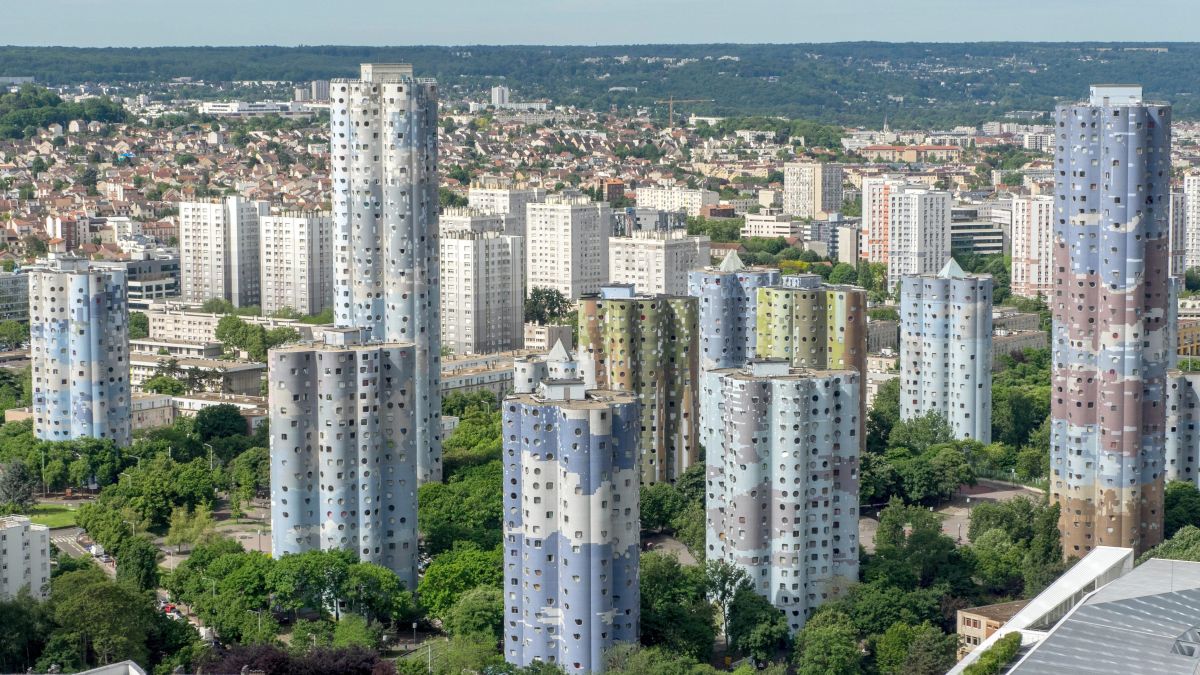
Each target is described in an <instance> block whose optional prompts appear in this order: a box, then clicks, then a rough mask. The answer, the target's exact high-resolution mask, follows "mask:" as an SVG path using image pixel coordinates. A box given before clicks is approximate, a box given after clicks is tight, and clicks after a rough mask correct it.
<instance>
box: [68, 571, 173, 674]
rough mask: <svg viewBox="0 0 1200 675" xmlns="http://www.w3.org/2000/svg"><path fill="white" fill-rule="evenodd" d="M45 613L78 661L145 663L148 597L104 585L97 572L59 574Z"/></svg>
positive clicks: (111, 584)
mask: <svg viewBox="0 0 1200 675" xmlns="http://www.w3.org/2000/svg"><path fill="white" fill-rule="evenodd" d="M50 586H51V590H50V611H51V613H52V615H53V617H54V620H55V622H56V623H57V624H58V625H59V626H60V627H61V628H62V629H63V631H64V632H65V633H66V634H68V635H70V636H71V638H70V641H71V642H72V643H74V645H75V646H76V647H77V648H78V649H79V653H80V654H81V655H85V656H84V658H83V659H81V660H82V661H84V662H85V663H96V664H100V665H106V664H109V663H114V662H117V661H121V660H125V659H130V660H133V661H139V662H145V659H146V656H147V653H146V638H147V636H148V634H149V631H150V627H151V624H152V621H153V612H154V609H153V607H152V606H151V604H150V599H149V596H147V595H145V594H143V593H142V592H141V591H138V590H136V589H135V588H134V587H132V586H127V585H125V584H118V583H115V582H112V581H109V579H108V577H107V576H105V574H104V572H102V571H100V568H98V567H93V568H91V569H87V570H80V571H78V572H71V573H69V574H64V575H62V576H60V577H58V578H56V579H54V580H53V581H52V582H51V583H50Z"/></svg>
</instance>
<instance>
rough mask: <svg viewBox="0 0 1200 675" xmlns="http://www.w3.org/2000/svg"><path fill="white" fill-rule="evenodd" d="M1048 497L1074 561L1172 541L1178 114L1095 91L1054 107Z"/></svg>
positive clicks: (1115, 90) (1113, 91) (1137, 90)
mask: <svg viewBox="0 0 1200 675" xmlns="http://www.w3.org/2000/svg"><path fill="white" fill-rule="evenodd" d="M1055 122H1056V135H1057V139H1056V147H1057V150H1056V152H1055V169H1056V172H1057V184H1056V193H1057V194H1056V203H1055V207H1054V244H1053V245H1054V268H1055V269H1054V275H1053V276H1054V293H1053V296H1052V297H1051V308H1052V310H1053V313H1054V344H1053V350H1054V354H1053V358H1054V366H1053V376H1052V382H1051V386H1052V389H1051V415H1052V427H1051V441H1050V443H1051V467H1050V469H1051V479H1050V490H1051V495H1052V498H1053V500H1054V502H1055V503H1057V504H1059V505H1060V507H1061V509H1062V512H1061V515H1060V518H1059V530H1060V532H1061V534H1062V547H1063V555H1064V556H1067V557H1071V556H1078V557H1082V556H1084V555H1086V554H1087V553H1088V551H1090V550H1092V549H1093V548H1094V547H1096V546H1121V547H1130V548H1133V549H1135V550H1137V551H1139V552H1141V551H1145V550H1146V549H1148V548H1150V547H1151V546H1154V545H1155V544H1157V543H1159V542H1160V541H1161V540H1162V522H1163V475H1164V466H1163V465H1164V452H1165V439H1166V401H1165V399H1166V393H1167V392H1166V390H1165V383H1166V376H1167V369H1168V368H1169V367H1170V364H1171V354H1172V352H1173V351H1174V349H1175V345H1174V344H1173V343H1172V342H1171V338H1172V336H1173V335H1174V332H1173V330H1172V329H1171V327H1170V317H1171V309H1170V305H1171V302H1172V292H1171V288H1172V286H1171V283H1170V281H1169V270H1170V265H1169V262H1170V261H1169V250H1168V247H1169V245H1168V228H1169V209H1170V187H1171V183H1170V181H1171V157H1170V146H1171V108H1170V106H1167V105H1163V104H1156V103H1147V102H1144V101H1143V100H1142V91H1141V87H1136V86H1124V85H1104V86H1093V87H1092V90H1091V97H1090V99H1089V100H1087V101H1083V102H1079V103H1071V104H1065V105H1060V106H1059V107H1058V109H1057V110H1056V112H1055Z"/></svg>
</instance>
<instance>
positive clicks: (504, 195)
mask: <svg viewBox="0 0 1200 675" xmlns="http://www.w3.org/2000/svg"><path fill="white" fill-rule="evenodd" d="M545 200H546V191H545V190H544V189H542V188H515V187H513V186H512V183H511V182H507V181H504V180H502V179H499V178H496V177H485V178H483V179H481V180H480V181H479V182H477V183H475V184H473V185H471V188H470V189H469V190H468V191H467V204H468V205H469V206H470V208H472V209H474V210H475V211H478V212H480V213H486V214H494V215H499V216H502V217H503V218H504V233H505V234H515V235H517V236H519V237H524V236H526V232H525V217H526V206H528V205H529V204H537V203H539V202H543V201H545Z"/></svg>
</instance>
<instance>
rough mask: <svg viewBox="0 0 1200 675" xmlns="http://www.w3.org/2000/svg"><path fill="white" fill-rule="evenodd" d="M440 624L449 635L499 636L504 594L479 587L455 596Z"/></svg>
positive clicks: (502, 626) (502, 625)
mask: <svg viewBox="0 0 1200 675" xmlns="http://www.w3.org/2000/svg"><path fill="white" fill-rule="evenodd" d="M442 625H443V626H444V627H445V629H446V632H448V633H450V634H451V635H460V636H465V635H480V634H482V635H489V636H491V637H492V638H493V639H494V640H500V639H501V638H502V637H503V630H504V594H503V593H501V592H500V589H498V588H495V587H492V586H479V587H477V588H473V589H471V590H469V591H467V592H466V593H463V594H462V595H460V596H459V597H458V600H456V601H455V602H454V604H453V605H451V606H450V609H449V610H448V611H447V612H446V616H445V617H443V619H442Z"/></svg>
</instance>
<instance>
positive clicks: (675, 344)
mask: <svg viewBox="0 0 1200 675" xmlns="http://www.w3.org/2000/svg"><path fill="white" fill-rule="evenodd" d="M697 308H698V303H697V300H696V298H692V297H687V296H684V297H678V296H647V295H636V294H634V292H633V288H632V287H631V286H605V287H604V288H603V289H602V290H601V294H600V296H599V297H585V298H584V299H583V300H581V301H580V303H579V370H580V374H581V376H582V377H583V380H584V383H585V385H586V386H587V388H588V389H605V390H613V391H627V392H630V393H633V394H635V395H636V397H637V400H638V402H639V403H640V406H641V411H640V414H641V438H640V442H639V443H638V446H639V448H640V449H641V453H642V454H641V457H640V458H639V461H640V463H641V481H642V483H643V484H646V485H649V484H651V483H657V482H659V481H669V482H674V481H675V479H677V478H678V477H679V476H680V474H682V473H683V472H684V470H686V469H687V468H688V467H689V466H691V465H692V464H694V463H695V462H696V461H697V459H698V451H699V449H698V447H697V445H696V424H697V423H698V419H697V416H698V415H697V414H698V408H697V405H698V403H699V401H698V395H699V392H698V391H697V389H698V387H699V374H700V371H699V368H700V348H699V343H698V341H697V340H696V334H697V332H698V329H697V321H698V309H697Z"/></svg>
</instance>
